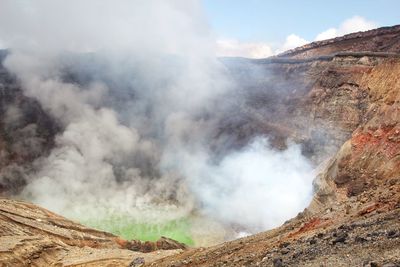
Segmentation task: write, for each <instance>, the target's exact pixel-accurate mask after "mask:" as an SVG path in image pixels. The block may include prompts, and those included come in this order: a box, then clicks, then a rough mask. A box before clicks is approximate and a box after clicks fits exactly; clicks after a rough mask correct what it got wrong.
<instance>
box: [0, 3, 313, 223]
mask: <svg viewBox="0 0 400 267" xmlns="http://www.w3.org/2000/svg"><path fill="white" fill-rule="evenodd" d="M1 5H2V6H1V9H0V25H1V26H0V39H1V40H2V41H3V42H4V44H5V45H6V46H7V47H9V48H10V51H11V53H10V55H9V56H8V57H7V59H6V61H5V66H6V67H7V68H8V69H9V71H10V72H12V73H14V74H15V75H16V76H17V77H18V79H19V81H20V83H21V85H22V87H23V90H24V93H25V94H26V95H27V96H29V97H32V98H35V99H37V100H38V101H39V102H40V104H41V105H42V107H43V108H44V109H45V110H46V111H47V112H48V113H49V114H51V116H52V117H54V118H55V119H56V120H57V121H58V122H59V123H60V125H61V128H62V131H61V133H59V134H58V135H57V136H56V140H55V147H54V148H53V149H52V151H51V152H50V154H49V155H48V156H44V157H41V158H39V159H38V160H36V161H35V162H34V170H31V171H30V172H29V173H27V174H26V175H27V176H29V178H27V180H28V184H27V186H26V187H25V189H24V191H23V192H22V194H21V197H23V198H26V199H28V200H31V201H34V202H35V203H38V204H40V205H43V206H45V207H47V208H49V209H51V210H53V211H56V212H59V213H61V214H64V215H66V216H69V217H72V218H83V217H93V218H94V217H97V218H101V217H102V216H104V217H106V216H107V214H109V213H113V212H117V213H127V214H130V215H132V216H134V217H136V218H140V219H141V220H143V221H162V220H168V219H174V218H180V217H185V216H192V215H193V214H200V216H206V217H207V218H210V220H216V221H217V222H218V223H220V224H222V225H225V226H226V227H230V226H232V225H239V226H240V227H241V228H242V229H245V230H246V231H259V230H262V229H266V228H270V227H273V226H276V225H278V224H280V223H282V222H283V221H284V220H286V219H288V218H290V217H291V216H294V215H295V214H296V213H297V212H298V211H300V210H301V209H302V208H304V207H305V206H306V205H307V204H308V201H309V199H310V196H311V182H312V178H313V173H312V166H311V165H310V164H309V163H308V160H307V159H306V158H304V157H303V156H302V155H301V152H300V149H299V147H298V146H297V145H294V144H293V145H289V147H288V149H287V150H285V151H277V150H274V149H272V148H270V147H269V145H268V142H267V141H266V139H264V138H263V137H259V138H256V139H255V140H253V141H252V142H250V143H249V144H247V145H246V146H244V147H241V148H239V149H233V148H231V149H226V150H225V149H222V148H223V147H224V146H229V142H228V141H227V142H228V144H224V146H221V147H222V148H220V149H219V150H218V149H217V150H218V151H219V153H216V152H215V151H213V150H212V149H211V148H210V144H211V143H212V142H213V140H214V138H216V137H215V132H216V131H217V128H218V122H219V121H220V120H223V119H225V118H226V119H231V118H229V116H230V114H229V112H228V111H229V108H228V107H227V106H229V105H230V104H229V103H231V102H230V101H228V100H226V99H225V98H226V97H227V96H229V95H230V94H228V93H229V92H232V90H236V89H237V87H236V85H235V83H234V82H233V81H232V79H230V76H229V73H228V71H227V70H226V68H225V66H224V65H223V64H222V63H221V62H220V61H219V60H218V59H216V58H215V56H214V55H215V51H214V48H215V41H214V38H213V35H212V33H211V32H210V30H209V29H208V27H207V22H206V20H205V15H204V14H203V12H202V9H201V3H200V2H199V1H187V0H176V1H174V0H172V1H161V0H146V1H128V0H121V1H111V0H105V1H97V0H84V1H81V0H70V1H61V0H38V1H35V2H26V1H16V0H2V3H1ZM68 75H69V76H68ZM9 113H10V116H9V117H10V118H14V119H15V120H16V119H17V117H18V111H17V110H13V109H10V110H9ZM221 142H222V141H221ZM221 142H220V143H221ZM221 151H222V152H221Z"/></svg>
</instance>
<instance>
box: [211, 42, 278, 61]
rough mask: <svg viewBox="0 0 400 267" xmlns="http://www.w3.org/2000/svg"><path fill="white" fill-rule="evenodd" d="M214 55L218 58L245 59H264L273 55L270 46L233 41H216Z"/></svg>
mask: <svg viewBox="0 0 400 267" xmlns="http://www.w3.org/2000/svg"><path fill="white" fill-rule="evenodd" d="M216 53H217V56H220V57H247V58H265V57H269V56H272V55H273V54H274V53H273V51H272V48H271V46H269V45H268V44H266V43H261V42H257V43H252V42H240V41H238V40H235V39H220V40H217V47H216Z"/></svg>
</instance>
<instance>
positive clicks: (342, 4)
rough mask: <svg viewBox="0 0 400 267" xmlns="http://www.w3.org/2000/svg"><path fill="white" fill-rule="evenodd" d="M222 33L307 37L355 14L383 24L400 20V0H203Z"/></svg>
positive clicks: (249, 36)
mask: <svg viewBox="0 0 400 267" xmlns="http://www.w3.org/2000/svg"><path fill="white" fill-rule="evenodd" d="M203 2H204V7H205V10H206V14H207V16H208V19H209V23H210V24H211V27H212V28H213V30H214V31H215V32H216V33H217V35H219V36H223V37H229V38H235V39H239V40H241V41H265V42H278V41H279V40H282V39H284V38H285V37H286V36H287V35H289V34H292V33H294V34H297V35H299V36H302V37H303V38H305V39H307V40H311V39H313V38H314V37H315V36H316V35H317V34H318V33H320V32H322V31H324V30H326V29H328V28H331V27H337V26H338V25H340V23H342V22H343V21H344V20H346V19H349V18H351V17H353V16H355V15H358V16H361V17H363V18H365V19H367V20H369V21H374V22H376V23H377V24H378V25H379V26H383V25H394V24H400V1H399V0H332V1H323V0H308V1H307V0H304V1H295V0H279V1H268V0H203Z"/></svg>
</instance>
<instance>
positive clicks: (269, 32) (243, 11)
mask: <svg viewBox="0 0 400 267" xmlns="http://www.w3.org/2000/svg"><path fill="white" fill-rule="evenodd" d="M2 1H3V2H2ZM61 1H62V0H61ZM65 1H67V0H65ZM161 1H162V0H161ZM181 1H182V0H181ZM187 1H200V2H199V3H200V8H202V9H203V10H202V11H204V13H205V16H206V21H207V23H208V24H209V25H208V26H209V28H210V29H211V32H212V34H213V35H214V37H215V40H216V41H215V43H216V45H215V47H216V49H215V51H216V56H234V57H250V58H264V57H268V56H273V55H276V54H279V53H281V52H283V51H286V50H289V49H292V48H295V47H298V46H301V45H304V44H306V43H309V42H312V41H316V40H323V39H329V38H333V37H337V36H341V35H344V34H348V33H351V32H357V31H365V30H369V29H372V28H377V27H381V26H391V25H396V24H400V13H399V10H400V0H332V1H323V0H302V1H299V0H275V1H272V0H187ZM27 3H28V2H26V3H25V4H27ZM2 4H4V0H0V8H1V5H2ZM3 37H4V36H3ZM6 47H7V46H6V43H5V42H4V40H3V41H2V36H0V48H6Z"/></svg>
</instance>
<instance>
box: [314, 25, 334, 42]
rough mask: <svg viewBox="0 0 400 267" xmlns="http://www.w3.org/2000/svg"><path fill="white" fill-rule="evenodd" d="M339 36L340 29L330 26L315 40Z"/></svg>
mask: <svg viewBox="0 0 400 267" xmlns="http://www.w3.org/2000/svg"><path fill="white" fill-rule="evenodd" d="M336 36H338V31H337V29H335V28H329V29H327V30H326V31H323V32H321V33H320V34H318V35H317V37H315V41H321V40H326V39H331V38H335V37H336Z"/></svg>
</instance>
